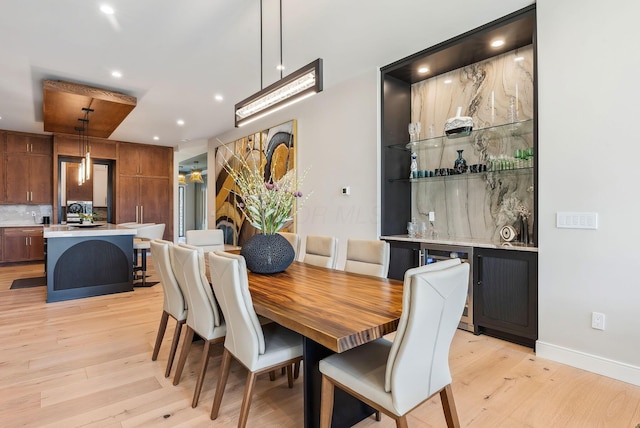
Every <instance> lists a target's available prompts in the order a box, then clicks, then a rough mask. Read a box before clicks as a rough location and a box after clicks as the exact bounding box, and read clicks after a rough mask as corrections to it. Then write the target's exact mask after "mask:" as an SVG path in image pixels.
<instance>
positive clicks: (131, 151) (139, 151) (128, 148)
mask: <svg viewBox="0 0 640 428" xmlns="http://www.w3.org/2000/svg"><path fill="white" fill-rule="evenodd" d="M172 158H173V152H172V151H171V148H170V147H160V146H148V145H144V144H128V143H120V144H119V145H118V173H119V174H120V175H141V176H145V177H169V176H170V175H171V170H172V168H171V162H172V161H173V159H172Z"/></svg>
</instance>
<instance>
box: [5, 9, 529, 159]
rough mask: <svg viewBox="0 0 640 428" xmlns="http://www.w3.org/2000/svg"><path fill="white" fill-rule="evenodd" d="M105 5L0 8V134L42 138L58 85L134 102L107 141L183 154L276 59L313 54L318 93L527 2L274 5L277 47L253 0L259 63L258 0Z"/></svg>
mask: <svg viewBox="0 0 640 428" xmlns="http://www.w3.org/2000/svg"><path fill="white" fill-rule="evenodd" d="M104 3H108V4H109V5H110V6H112V7H113V9H114V10H115V14H113V15H110V16H109V15H105V14H103V13H102V12H100V10H99V7H100V5H101V4H102V2H99V1H95V0H83V1H78V0H57V1H50V0H35V1H31V2H22V1H11V0H0V6H1V9H0V10H2V13H1V14H0V40H2V53H1V54H0V117H1V119H0V129H9V130H16V131H24V132H35V133H43V132H45V130H44V124H43V81H44V80H46V79H50V80H54V81H57V80H63V81H68V82H75V83H79V84H82V85H88V86H92V87H98V88H102V89H105V90H108V91H115V92H118V93H121V94H123V95H124V96H129V97H133V98H135V99H136V100H137V104H136V106H135V108H133V110H131V112H130V113H128V114H127V115H126V116H125V117H124V119H123V121H122V123H121V124H120V125H119V126H117V127H116V128H115V131H114V132H113V133H112V134H111V136H110V138H111V139H114V140H120V141H132V142H139V143H148V144H158V145H166V146H173V147H178V146H180V147H183V146H188V145H189V143H190V142H194V141H202V140H206V139H208V138H210V137H213V136H217V135H221V134H223V133H225V132H227V131H229V130H231V129H232V128H233V126H234V122H233V117H234V114H233V113H234V112H233V107H234V104H235V103H236V102H238V101H240V100H242V99H244V98H246V97H248V96H249V95H251V94H253V93H254V92H257V91H258V90H259V89H260V88H261V86H262V87H264V86H268V85H269V84H271V83H273V82H275V81H276V80H278V79H279V77H280V72H279V71H277V70H276V68H275V66H276V65H277V64H278V63H279V62H280V56H281V55H282V58H283V62H284V64H285V67H286V69H285V71H284V74H285V75H286V74H287V73H289V72H292V71H294V70H296V69H298V68H300V67H302V66H303V65H305V64H308V63H310V62H311V61H313V60H315V59H316V58H323V62H324V70H323V74H324V89H325V90H328V89H329V88H331V86H334V85H338V84H340V83H341V82H343V81H345V80H348V79H351V78H353V77H356V76H359V75H362V74H363V73H367V72H371V71H373V70H376V69H377V68H378V67H381V66H384V65H387V64H390V63H392V62H394V61H396V60H398V59H401V58H403V57H405V56H408V55H411V54H413V53H415V52H418V51H421V50H423V49H425V48H426V47H429V46H432V45H434V44H436V43H439V42H442V41H444V40H447V39H449V38H451V37H454V36H456V35H457V34H460V33H462V32H465V31H468V30H470V29H472V28H475V27H477V26H480V25H482V24H485V23H487V22H489V21H491V20H493V19H496V18H498V17H500V16H503V15H506V14H508V13H510V12H512V11H514V10H517V9H520V8H522V7H524V6H527V5H528V4H530V3H532V1H530V0H491V1H486V2H469V1H467V0H448V1H438V2H436V1H429V0H395V1H393V2H390V1H386V0H350V1H348V2H345V1H341V0H324V1H317V2H303V1H294V0H282V51H281V50H280V33H279V32H280V27H279V18H278V16H279V1H278V0H263V30H262V34H263V46H262V53H263V60H262V67H261V64H260V52H261V47H260V1H259V0H184V1H169V0H135V1H131V0H104ZM447 16H449V17H452V16H455V18H456V19H455V20H451V19H443V17H447ZM261 69H262V84H261V73H260V71H261ZM115 70H117V71H120V72H121V73H122V77H120V78H114V77H112V76H111V73H112V72H113V71H115ZM217 94H219V95H222V97H223V100H222V101H216V100H215V98H214V97H215V95H217ZM319 96H321V95H319ZM78 114H79V115H81V113H80V112H79V113H78ZM92 114H93V113H92ZM78 117H79V116H78ZM179 119H180V120H183V121H184V124H183V125H178V124H177V121H178V120H179ZM76 120H77V118H76ZM154 137H157V139H154Z"/></svg>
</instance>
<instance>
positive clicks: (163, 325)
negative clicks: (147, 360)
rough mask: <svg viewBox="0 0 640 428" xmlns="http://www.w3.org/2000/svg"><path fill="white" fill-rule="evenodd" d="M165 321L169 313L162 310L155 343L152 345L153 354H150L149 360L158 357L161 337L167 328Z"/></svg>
mask: <svg viewBox="0 0 640 428" xmlns="http://www.w3.org/2000/svg"><path fill="white" fill-rule="evenodd" d="M167 321H169V313H168V312H167V311H162V316H161V317H160V326H159V327H158V334H157V335H156V344H155V345H153V354H152V355H151V361H155V360H157V359H158V353H159V352H160V344H161V343H162V339H163V338H164V332H165V331H166V330H167Z"/></svg>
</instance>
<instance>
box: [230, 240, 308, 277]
mask: <svg viewBox="0 0 640 428" xmlns="http://www.w3.org/2000/svg"><path fill="white" fill-rule="evenodd" d="M240 255H242V256H243V257H244V258H245V260H246V262H247V269H249V270H250V271H251V272H254V273H277V272H282V271H284V270H285V269H286V268H288V267H289V265H290V264H291V263H292V262H293V259H294V258H295V255H296V253H295V251H294V250H293V247H292V246H291V244H290V243H289V241H287V239H286V238H284V237H283V236H282V235H280V234H278V233H276V234H274V235H262V234H258V235H253V236H252V237H251V238H249V239H248V240H247V242H245V243H244V244H243V245H242V249H241V250H240Z"/></svg>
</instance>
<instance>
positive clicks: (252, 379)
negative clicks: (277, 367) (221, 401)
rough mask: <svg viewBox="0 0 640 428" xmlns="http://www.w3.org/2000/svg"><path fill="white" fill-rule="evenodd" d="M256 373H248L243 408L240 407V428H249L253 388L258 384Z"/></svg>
mask: <svg viewBox="0 0 640 428" xmlns="http://www.w3.org/2000/svg"><path fill="white" fill-rule="evenodd" d="M256 377H257V375H256V373H255V372H249V373H247V383H246V384H245V386H244V395H243V396H242V406H241V407H240V417H239V418H238V428H244V427H245V426H247V419H249V408H250V407H251V398H252V396H253V386H254V385H255V383H256Z"/></svg>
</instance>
